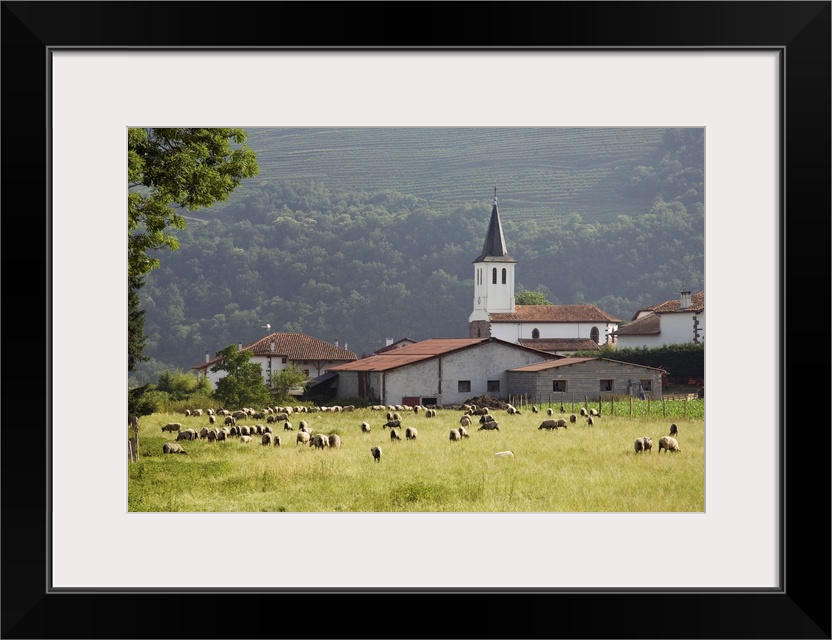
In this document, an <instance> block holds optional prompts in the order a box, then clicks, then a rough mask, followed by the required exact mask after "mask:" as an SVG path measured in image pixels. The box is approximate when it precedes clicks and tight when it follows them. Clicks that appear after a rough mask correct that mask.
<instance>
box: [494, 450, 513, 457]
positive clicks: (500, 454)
mask: <svg viewBox="0 0 832 640" xmlns="http://www.w3.org/2000/svg"><path fill="white" fill-rule="evenodd" d="M494 455H495V456H497V457H498V458H513V457H514V452H513V451H498V452H497V453H495V454H494Z"/></svg>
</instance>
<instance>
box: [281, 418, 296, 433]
mask: <svg viewBox="0 0 832 640" xmlns="http://www.w3.org/2000/svg"><path fill="white" fill-rule="evenodd" d="M283 430H284V431H294V430H295V428H294V427H293V426H292V423H291V422H289V421H288V420H286V421H285V422H284V423H283Z"/></svg>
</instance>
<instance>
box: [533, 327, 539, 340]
mask: <svg viewBox="0 0 832 640" xmlns="http://www.w3.org/2000/svg"><path fill="white" fill-rule="evenodd" d="M539 337H540V329H532V338H534V339H535V340H537V339H538V338H539Z"/></svg>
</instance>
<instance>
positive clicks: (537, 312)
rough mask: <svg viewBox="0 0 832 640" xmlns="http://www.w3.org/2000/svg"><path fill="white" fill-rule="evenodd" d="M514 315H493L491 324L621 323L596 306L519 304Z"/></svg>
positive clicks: (491, 315)
mask: <svg viewBox="0 0 832 640" xmlns="http://www.w3.org/2000/svg"><path fill="white" fill-rule="evenodd" d="M514 309H515V311H514V313H492V314H490V317H491V322H615V323H618V322H621V320H619V319H618V318H614V317H613V316H611V315H610V314H608V313H604V312H603V311H601V310H600V309H599V308H598V307H596V306H595V305H594V304H518V305H517V306H515V308H514Z"/></svg>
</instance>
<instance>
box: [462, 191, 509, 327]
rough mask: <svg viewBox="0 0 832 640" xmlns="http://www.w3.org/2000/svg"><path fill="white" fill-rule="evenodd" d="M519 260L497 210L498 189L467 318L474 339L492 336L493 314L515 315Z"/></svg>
mask: <svg viewBox="0 0 832 640" xmlns="http://www.w3.org/2000/svg"><path fill="white" fill-rule="evenodd" d="M516 264H517V260H515V259H514V258H512V257H511V256H510V255H508V251H506V241H505V238H504V237H503V226H502V224H500V212H499V211H498V210H497V187H494V206H493V207H492V209H491V220H490V221H489V223H488V231H487V232H486V234H485V244H483V246H482V253H481V254H480V255H479V257H478V258H477V259H476V260H474V310H473V312H472V313H471V315H470V316H468V335H469V337H471V338H488V337H490V336H491V328H490V327H491V323H490V318H489V314H490V313H514V310H515V309H514V267H515V265H516Z"/></svg>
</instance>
